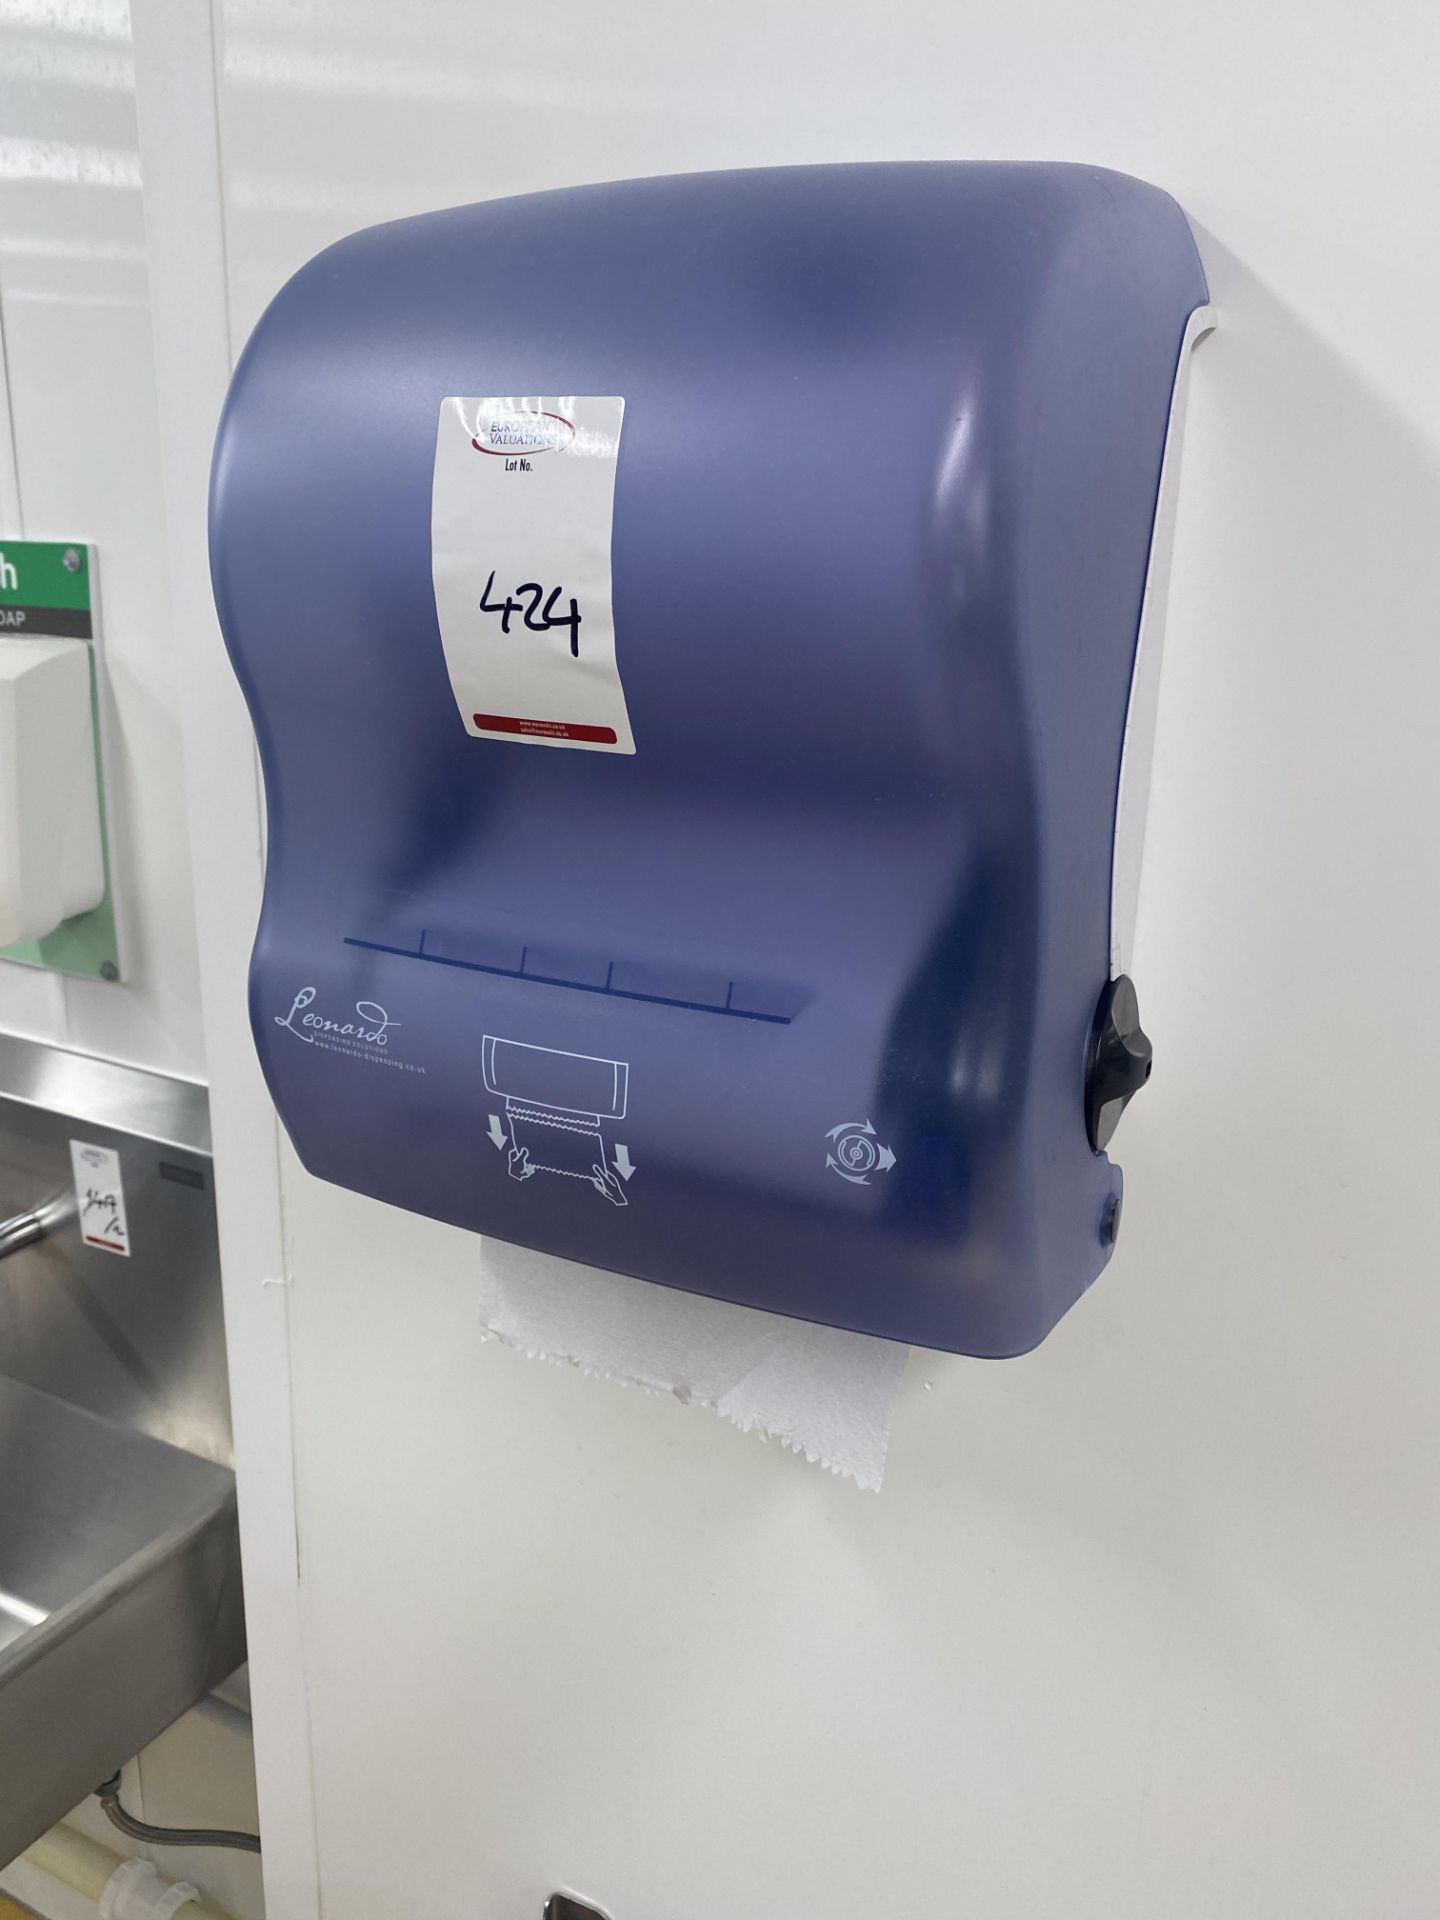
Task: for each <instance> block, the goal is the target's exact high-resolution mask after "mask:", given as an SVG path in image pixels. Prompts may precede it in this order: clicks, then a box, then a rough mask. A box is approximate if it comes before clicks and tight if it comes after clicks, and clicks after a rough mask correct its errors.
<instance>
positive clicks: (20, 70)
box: [0, 0, 204, 1079]
mask: <svg viewBox="0 0 1440 1920" xmlns="http://www.w3.org/2000/svg"><path fill="white" fill-rule="evenodd" d="M0 342H3V347H0V368H3V370H4V371H5V372H7V373H8V380H3V381H0V537H4V536H5V535H7V534H8V535H10V536H11V537H22V536H23V537H25V538H28V539H32V540H45V539H69V538H75V539H85V540H91V541H93V542H94V543H95V545H96V547H97V548H98V558H99V585H100V596H101V614H102V639H103V647H104V661H105V671H104V674H103V676H102V681H101V698H102V703H103V720H104V724H105V744H106V749H107V752H106V775H107V788H108V796H109V805H110V850H111V862H112V872H113V874H114V886H115V898H116V907H117V915H118V920H119V928H120V938H121V956H122V965H123V967H124V970H125V977H124V979H123V981H122V982H121V983H120V984H118V985H107V984H105V983H103V982H101V981H97V980H67V979H65V978H63V977H62V976H60V975H58V974H54V973H48V972H44V971H42V970H40V969H37V968H33V967H26V966H21V965H19V964H17V963H16V962H14V961H0V1027H3V1028H4V1029H6V1030H7V1031H9V1032H12V1033H22V1034H26V1035H28V1036H29V1037H31V1038H33V1039H37V1040H47V1041H51V1042H53V1043H56V1044H58V1045H61V1046H71V1047H77V1048H79V1049H81V1050H82V1051H84V1052H86V1053H98V1054H104V1055H107V1056H109V1057H110V1058H112V1059H119V1060H128V1061H133V1062H134V1063H135V1064H137V1065H139V1066H145V1067H154V1068H157V1069H159V1070H161V1071H163V1072H168V1073H178V1074H181V1075H183V1076H185V1077H187V1078H192V1079H199V1078H202V1077H203V1073H204V1062H203V1057H202V1054H201V1047H200V1006H199V984H198V979H197V973H196V960H195V933H194V920H193V912H192V906H191V896H190V850H189V840H188V835H187V832H186V821H185V789H184V766H183V752H182V745H181V738H180V727H179V717H178V714H179V702H178V698H177V695H176V692H175V675H174V661H173V655H172V648H171V638H170V614H169V605H168V581H167V578H166V565H165V548H164V543H163V538H162V514H161V496H160V485H161V477H160V457H159V436H158V431H157V426H156V417H155V379H154V358H153V354H152V350H151V339H150V314H149V299H148V286H147V275H146V261H145V233H144V223H143V218H142V209H141V194H140V164H139V158H138V154H137V151H136V131H135V87H134V71H133V63H132V60H131V52H130V22H129V13H128V8H127V6H126V4H125V0H85V3H84V4H77V0H0Z"/></svg>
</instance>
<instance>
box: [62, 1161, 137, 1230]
mask: <svg viewBox="0 0 1440 1920" xmlns="http://www.w3.org/2000/svg"><path fill="white" fill-rule="evenodd" d="M70 1165H71V1167H72V1168H73V1169H74V1172H75V1206H76V1209H77V1215H78V1218H79V1221H80V1238H81V1239H82V1240H83V1241H84V1242H85V1244H86V1246H87V1247H103V1248H104V1249H105V1251H106V1253H123V1254H125V1255H127V1256H128V1255H129V1252H130V1228H129V1226H128V1224H127V1222H126V1219H125V1188H124V1186H123V1185H122V1184H121V1180H120V1156H119V1154H118V1153H116V1151H115V1149H114V1148H113V1147H92V1146H90V1145H88V1144H87V1142H85V1141H84V1140H72V1141H71V1142H70Z"/></svg>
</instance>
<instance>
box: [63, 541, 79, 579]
mask: <svg viewBox="0 0 1440 1920" xmlns="http://www.w3.org/2000/svg"><path fill="white" fill-rule="evenodd" d="M60 564H61V566H62V567H64V569H65V571H66V572H67V573H78V572H79V571H80V549H79V548H78V547H67V548H66V549H65V551H64V553H62V554H61V556H60Z"/></svg>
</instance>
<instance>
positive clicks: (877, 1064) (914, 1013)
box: [211, 164, 1207, 1355]
mask: <svg viewBox="0 0 1440 1920" xmlns="http://www.w3.org/2000/svg"><path fill="white" fill-rule="evenodd" d="M1205 301H1206V287H1205V280H1204V276H1203V273H1202V270H1201V266H1200V262H1199V259H1198V257H1197V254H1196V250H1195V246H1194V242H1193V240H1192V238H1191V235H1190V232H1189V229H1188V227H1187V225H1186V222H1185V219H1184V217H1183V215H1182V214H1181V212H1180V210H1179V209H1178V208H1177V206H1176V205H1175V203H1174V202H1173V201H1172V200H1171V199H1169V198H1168V197H1167V196H1166V195H1165V194H1163V193H1161V192H1159V191H1158V190H1156V189H1155V188H1152V187H1149V186H1146V185H1144V184H1142V183H1141V182H1139V181H1136V180H1132V179H1129V178H1126V177H1124V176H1121V175H1118V174H1114V173H1108V172H1105V171H1101V170H1098V169H1095V168H1090V167H1081V166H1062V165H1050V164H1036V165H989V164H984V165H981V164H934V165H930V164H924V165H919V164H915V165H912V164H896V165H860V166H828V167H795V168H783V169H775V170H762V171H754V172H736V173H720V174H702V175H693V176H687V177H682V178H674V179H655V180H640V181H630V182H625V183H621V184H617V185H609V186H595V187H584V188H577V189H574V190H567V191H561V192H550V193H540V194H534V195H528V196H525V197H523V198H518V199H510V200H502V201H496V202H492V203H489V204H486V205H480V206H472V207H462V208H458V209H455V210H454V211H450V212H445V213H437V214H429V215H425V216H423V217H420V218H414V219H407V220H401V221H397V222H395V223H393V224H391V225H387V226H382V227H377V228H373V229H371V230H369V231H367V232H363V233H359V234H356V235H354V236H352V237H351V238H350V239H347V240H344V241H342V242H341V243H340V244H339V245H337V246H334V247H331V248H330V249H329V250H328V251H326V252H325V253H323V254H321V255H320V256H319V257H318V258H317V259H315V260H313V261H312V262H311V263H310V264H309V265H308V266H306V267H304V268H303V269H302V270H301V271H300V272H299V273H298V274H296V276H295V277H294V279H292V280H291V281H290V282H289V284H288V285H287V286H286V287H285V288H284V289H283V290H282V291H281V293H280V294H279V295H278V296H277V298H276V299H275V301H274V302H273V304H272V305H271V306H270V308H269V309H268V311H267V312H266V313H265V315H264V317H263V318H262V320H261V321H260V323H259V325H258V326H257V328H256V329H255V333H254V335H253V337H252V339H251V341H250V343H249V345H248V347H247V348H246V350H245V353H244V355H243V357H242V359H241V361H240V364H239V366H238V368H237V371H236V373H235V378H234V382H233V385H232V388H231V392H230V396H229V400H228V403H227V406H226V409H225V413H224V418H223V421H222V424H221V428H220V433H219V439H218V443H217V447H216V454H215V466H214V476H213V490H212V502H211V544H212V559H213V571H214V582H215V593H216V599H217V602H218V605H219V609H220V615H221V620H222V623H223V626H224V631H225V636H226V640H227V643H228V645H229V648H230V652H231V656H232V659H233V661H234V664H235V668H236V671H237V673H238V675H239V677H240V680H241V683H242V685H243V687H244V690H245V694H246V698H247V700H248V702H249V706H250V711H251V714H252V716H253V719H254V724H255V730H256V734H257V736H258V739H259V746H260V752H261V757H262V762H263V770H264V778H265V787H266V795H267V801H268V818H269V836H270V844H269V862H268V870H267V876H266V885H265V898H264V908H263V912H262V916H261V921H260V927H259V931H258V935H257V939H256V945H255V952H254V959H253V964H252V971H251V1018H252V1022H253V1027H254V1033H255V1038H256V1042H257V1046H258V1048H259V1053H260V1058H261V1062H262V1065H263V1067H264V1071H265V1074H266V1078H267V1080H268V1082H269V1086H270V1089H271V1091H272V1093H273V1096H274V1099H275V1102H276V1105H277V1107H278V1110H279V1113H280V1116H281V1119H282V1121H283V1122H284V1125H285V1127H286V1129H287V1131H288V1132H289V1134H290V1137H291V1139H292V1140H293V1142H294V1144H295V1147H296V1149H297V1151H298V1153H299V1155H300V1157H301V1159H302V1160H303V1162H304V1164H305V1165H306V1167H308V1168H309V1169H310V1171H311V1172H312V1173H314V1174H317V1175H319V1176H320V1177H321V1178H323V1179H326V1180H330V1181H334V1182H336V1183H337V1184H339V1185H341V1186H344V1187H349V1188H353V1189H355V1190H356V1191H358V1192H362V1193H366V1194H372V1195H375V1196H376V1197H378V1198H380V1199H382V1200H386V1201H389V1202H391V1203H392V1204H394V1205H396V1206H400V1207H406V1208H410V1209H412V1210H413V1211H415V1212H419V1213H424V1214H430V1215H433V1216H435V1217H436V1218H438V1219H441V1220H447V1221H451V1222H454V1223H455V1224H456V1225H459V1226H463V1227H468V1228H472V1229H476V1230H478V1231H481V1232H484V1233H489V1234H495V1235H497V1236H499V1237H500V1238H502V1239H506V1240H512V1241H517V1242H520V1243H522V1244H524V1245H527V1246H532V1247H537V1248H540V1249H543V1250H545V1251H548V1252H551V1253H554V1254H560V1255H564V1256H566V1257H568V1258H570V1259H572V1260H576V1261H583V1262H590V1263H593V1264H595V1265H597V1266H601V1267H608V1268H613V1269H616V1270H619V1271H621V1272H625V1273H630V1274H637V1275H640V1276H643V1277H644V1278H646V1279H648V1280H652V1281H659V1282H664V1283H666V1284H668V1285H671V1286H677V1287H683V1288H688V1289H690V1290H692V1291H695V1292H701V1293H708V1294H712V1295H716V1296H719V1297H722V1298H725V1299H729V1300H736V1301H743V1302H745V1303H747V1304H749V1305H752V1306H757V1307H766V1308H770V1309H773V1310H775V1311H778V1312H782V1313H789V1314H796V1315H800V1316H803V1317H805V1318H807V1319H811V1320H817V1321H823V1322H827V1323H830V1324H833V1325H836V1326H842V1327H850V1328H856V1329H860V1330H863V1331H865V1332H869V1333H875V1334H883V1335H887V1336H890V1337H892V1338H895V1339H900V1340H907V1341H914V1342H917V1343H919V1344H921V1345H925V1346H931V1347H940V1348H947V1349H951V1350H954V1351H957V1352H963V1353H971V1354H982V1355H1006V1354H1015V1353H1019V1352H1022V1351H1024V1350H1025V1349H1027V1348H1029V1347H1032V1346H1033V1345H1034V1344H1035V1343H1036V1342H1037V1341H1038V1340H1040V1339H1041V1338H1042V1337H1043V1336H1044V1334H1045V1333H1046V1332H1047V1331H1048V1330H1049V1329H1050V1328H1051V1327H1052V1326H1053V1325H1054V1323H1055V1322H1056V1320H1057V1319H1058V1318H1059V1317H1060V1316H1061V1314H1063V1313H1064V1312H1065V1310H1066V1309H1067V1307H1069V1306H1070V1305H1071V1303H1072V1302H1073V1301H1074V1300H1075V1299H1076V1298H1077V1296H1078V1295H1079V1294H1080V1293H1082V1292H1083V1291H1084V1289H1085V1288H1086V1287H1087V1286H1088V1285H1089V1284H1090V1282H1091V1281H1092V1280H1093V1279H1094V1278H1095V1276H1096V1275H1097V1274H1098V1272H1099V1271H1100V1270H1101V1268H1102V1267H1103V1266H1104V1265H1105V1263H1106V1261H1107V1259H1108V1258H1109V1256H1110V1251H1111V1245H1112V1243H1113V1240H1114V1235H1115V1227H1116V1221H1117V1218H1118V1209H1119V1200H1120V1185H1121V1183H1120V1175H1119V1171H1118V1169H1117V1168H1115V1167H1114V1166H1113V1165H1112V1164H1111V1162H1110V1160H1109V1159H1108V1157H1107V1156H1106V1154H1105V1152H1104V1151H1103V1147H1104V1144H1105V1140H1106V1138H1107V1137H1108V1133H1109V1131H1110V1129H1111V1128H1112V1127H1113V1123H1114V1119H1115V1117H1116V1116H1117V1115H1118V1112H1119V1108H1120V1106H1121V1105H1122V1104H1123V1101H1124V1099H1125V1098H1126V1097H1128V1094H1129V1093H1130V1092H1131V1091H1132V1090H1133V1089H1134V1088H1135V1086H1137V1085H1138V1084H1139V1083H1140V1082H1141V1081H1142V1080H1143V1078H1144V1076H1145V1073H1146V1072H1147V1071H1148V1045H1147V1043H1146V1042H1145V1041H1144V1038H1143V1035H1142V1034H1141V1033H1140V1031H1139V1023H1138V1018H1137V1016H1136V1012H1135V1006H1134V998H1133V993H1132V992H1131V990H1130V988H1129V984H1128V981H1127V980H1126V979H1125V978H1124V975H1123V962H1124V955H1123V939H1124V931H1125V930H1124V925H1123V922H1124V921H1125V920H1126V919H1128V917H1129V914H1130V912H1131V908H1132V894H1133V879H1134V873H1135V870H1136V853H1135V849H1136V845H1137V839H1136V835H1135V831H1134V823H1135V819H1136V818H1137V817H1138V815H1139V814H1141V813H1143V789H1144V784H1145V760H1144V752H1143V742H1142V735H1143V733H1144V730H1145V729H1144V720H1145V713H1146V710H1147V709H1148V708H1149V706H1150V705H1151V704H1152V703H1153V665H1154V649H1153V647H1152V644H1151V641H1150V639H1149V638H1148V637H1147V639H1146V641H1145V645H1144V646H1143V647H1140V646H1139V640H1140V634H1141V628H1142V624H1143V625H1145V626H1146V627H1147V628H1148V627H1149V626H1151V625H1152V624H1153V619H1152V616H1153V615H1154V613H1155V610H1156V608H1157V607H1158V605H1159V602H1160V598H1161V595H1160V568H1159V564H1158V559H1157V558H1156V557H1155V555H1152V546H1153V547H1154V548H1155V551H1156V554H1158V552H1159V549H1160V547H1161V546H1162V545H1163V534H1164V532H1165V526H1166V520H1167V503H1168V500H1169V497H1170V495H1171V493H1172V492H1173V477H1174V465H1175V452H1176V448H1175V436H1174V434H1173V433H1172V431H1171V421H1172V400H1173V398H1174V394H1175V390H1176V384H1177V375H1178V374H1179V373H1180V371H1181V370H1182V367H1183V364H1184V360H1185V357H1186V354H1185V349H1186V348H1187V347H1188V344H1189V342H1190V340H1191V339H1193V338H1194V337H1195V335H1196V334H1197V333H1198V332H1199V331H1200V330H1202V329H1203V327H1204V325H1205V324H1207V322H1206V317H1205V311H1204V309H1205ZM1167 437H1168V439H1169V443H1170V444H1169V455H1168V458H1167ZM1162 468H1163V469H1164V485H1163V486H1162ZM1142 612H1144V613H1145V619H1144V621H1143V622H1142ZM1137 654H1138V658H1139V660H1140V662H1141V663H1142V664H1141V666H1140V667H1138V668H1137ZM1127 720H1128V723H1129V726H1128V738H1127ZM1122 758H1123V759H1124V762H1125V766H1124V780H1123V785H1124V787H1125V789H1126V800H1125V805H1124V807H1121V805H1120V802H1119V795H1120V789H1121V786H1122ZM1117 838H1118V840H1119V845H1118V846H1117Z"/></svg>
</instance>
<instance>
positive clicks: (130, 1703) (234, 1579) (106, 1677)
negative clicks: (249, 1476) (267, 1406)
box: [0, 1355, 245, 1862]
mask: <svg viewBox="0 0 1440 1920" xmlns="http://www.w3.org/2000/svg"><path fill="white" fill-rule="evenodd" d="M0 1364H3V1355H0ZM244 1657H245V1641H244V1626H243V1619H242V1611H241V1588H240V1548H239V1540H238V1537H237V1533H236V1524H235V1482H234V1476H233V1474H232V1473H231V1472H230V1471H229V1469H228V1468H226V1467H223V1466H219V1465H216V1464H215V1463H214V1462H212V1461H209V1460H205V1459H201V1458H200V1457H198V1456H197V1455H195V1454H191V1453H186V1452H182V1451H181V1450H180V1449H179V1448H178V1447H174V1446H171V1445H169V1444H168V1443H167V1442H165V1441H163V1440H157V1439H154V1438H152V1437H151V1436H150V1435H148V1434H145V1433H142V1432H139V1431H137V1430H135V1429H134V1428H132V1427H128V1426H121V1425H119V1424H117V1423H116V1422H114V1421H112V1420H109V1419H106V1418H104V1417H102V1416H101V1415H99V1414H95V1413H88V1412H85V1411H82V1410H81V1409H80V1408H77V1407H73V1406H70V1405H69V1404H67V1403H66V1402H65V1401H62V1400H58V1399H55V1398H53V1397H52V1396H51V1395H50V1394H47V1393H42V1392H40V1391H38V1390H37V1389H36V1388H34V1387H31V1386H25V1385H21V1384H19V1383H18V1382H16V1381H13V1380H8V1379H4V1378H0V1862H6V1861H9V1860H12V1859H13V1858H14V1857H15V1856H16V1855H17V1854H18V1853H20V1852H22V1851H23V1850H24V1848H26V1847H27V1846H29V1845H30V1843H31V1842H32V1841H33V1840H35V1839H37V1838H38V1837H39V1835H40V1834H42V1833H43V1832H45V1831H46V1829H47V1828H49V1827H51V1826H53V1825H54V1823H55V1822H56V1821H57V1820H59V1819H60V1818H61V1817H62V1815H64V1814H65V1813H67V1812H68V1811H69V1810H70V1808H71V1807H73V1806H74V1805H75V1804H76V1803H77V1802H78V1801H80V1800H82V1799H83V1798H84V1797H85V1795H86V1794H87V1793H88V1792H90V1791H91V1790H92V1789H93V1788H94V1787H96V1786H98V1785H99V1783H100V1782H101V1781H102V1780H103V1779H105V1778H106V1776H107V1775H109V1774H110V1773H113V1772H114V1771H115V1769H116V1768H117V1767H119V1766H120V1765H121V1764H122V1763H123V1762H124V1761H126V1760H129V1759H130V1758H131V1756H132V1755H133V1754H135V1753H137V1752H138V1751H139V1750H140V1748H141V1747H143V1746H144V1745H145V1744H146V1743H147V1742H148V1741H150V1740H152V1739H154V1738H155V1736H156V1735H157V1734H159V1733H160V1732H161V1731H162V1730H163V1729H164V1728H165V1727H167V1726H168V1725H169V1724H170V1722H171V1721H172V1720H174V1719H175V1718H176V1717H177V1716H178V1715H179V1714H181V1713H183V1712H184V1711H185V1710H186V1708H188V1707H190V1706H192V1705H193V1704H194V1703H195V1702H196V1701H198V1700H200V1699H201V1698H202V1697H203V1696H204V1695H205V1694H206V1693H207V1692H209V1691H210V1689H211V1688H212V1687H214V1686H215V1685H217V1684H218V1683H219V1682H220V1681H221V1680H222V1679H224V1677H225V1676H226V1675H227V1674H229V1673H230V1672H232V1671H233V1669H234V1668H236V1667H237V1666H239V1664H240V1662H241V1661H242V1660H243V1659H244Z"/></svg>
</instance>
